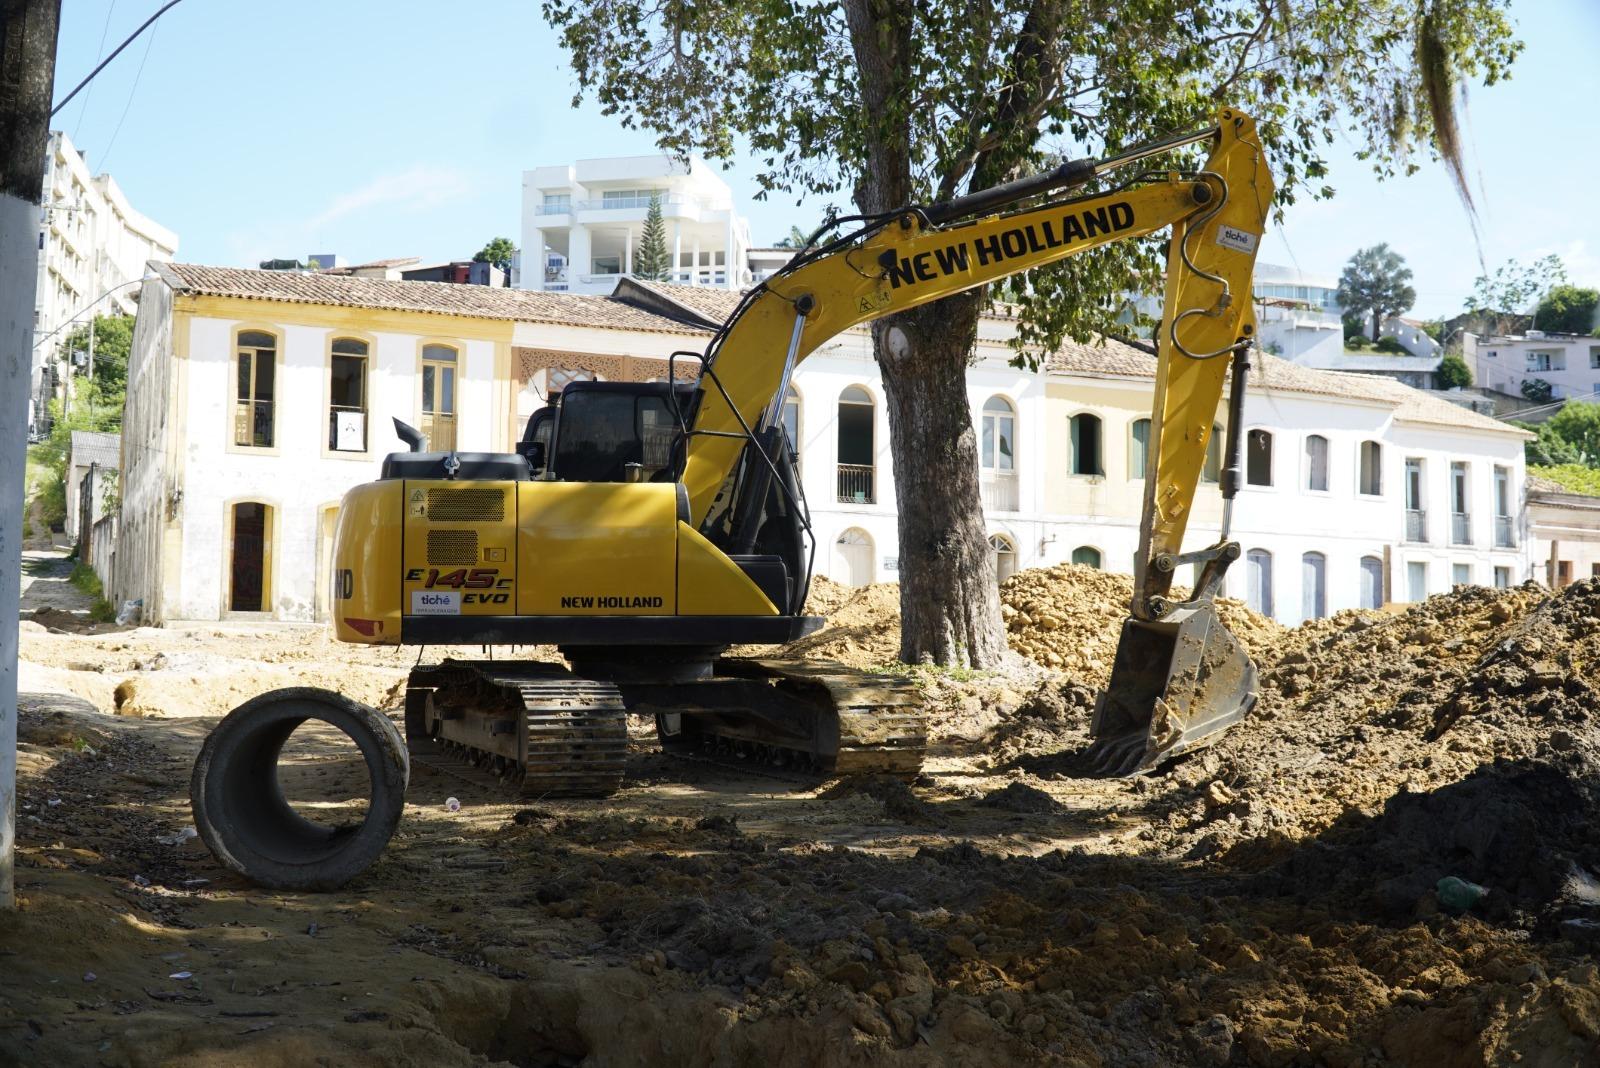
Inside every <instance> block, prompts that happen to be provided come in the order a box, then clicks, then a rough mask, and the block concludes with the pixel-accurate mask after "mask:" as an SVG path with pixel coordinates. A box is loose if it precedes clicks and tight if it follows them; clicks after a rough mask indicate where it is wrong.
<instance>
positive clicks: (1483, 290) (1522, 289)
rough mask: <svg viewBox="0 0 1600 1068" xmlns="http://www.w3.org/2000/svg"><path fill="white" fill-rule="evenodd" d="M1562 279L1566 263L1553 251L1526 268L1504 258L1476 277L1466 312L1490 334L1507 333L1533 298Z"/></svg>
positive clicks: (1547, 290) (1564, 278)
mask: <svg viewBox="0 0 1600 1068" xmlns="http://www.w3.org/2000/svg"><path fill="white" fill-rule="evenodd" d="M1566 280H1567V268H1566V265H1565V264H1563V263H1562V262H1561V257H1560V256H1557V255H1555V254H1553V253H1552V254H1551V255H1549V256H1546V257H1544V258H1543V259H1540V260H1535V261H1534V262H1533V263H1532V264H1530V265H1528V266H1526V267H1524V266H1523V265H1522V264H1520V263H1518V262H1517V261H1516V260H1507V261H1506V262H1505V263H1503V264H1501V265H1500V266H1499V267H1496V268H1495V271H1494V274H1492V275H1487V274H1480V275H1479V276H1478V277H1477V279H1476V280H1475V281H1474V282H1473V284H1472V295H1471V296H1469V297H1468V298H1467V306H1466V311H1468V312H1471V313H1474V314H1476V315H1480V316H1482V317H1483V318H1484V319H1485V320H1486V322H1487V323H1488V327H1489V329H1490V330H1492V331H1493V332H1494V333H1496V334H1505V333H1509V332H1510V330H1511V327H1512V324H1513V323H1515V322H1516V320H1518V319H1519V318H1523V317H1524V316H1526V315H1527V313H1528V312H1529V310H1531V309H1532V307H1533V305H1534V302H1535V301H1537V300H1538V299H1539V298H1540V297H1541V296H1543V295H1544V294H1545V293H1547V292H1549V291H1550V290H1551V288H1552V287H1554V286H1557V285H1560V284H1561V283H1563V282H1565V281H1566Z"/></svg>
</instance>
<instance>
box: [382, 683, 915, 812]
mask: <svg viewBox="0 0 1600 1068" xmlns="http://www.w3.org/2000/svg"><path fill="white" fill-rule="evenodd" d="M629 712H634V713H637V714H643V715H648V714H652V713H653V714H654V715H655V718H656V726H657V732H658V734H659V736H660V739H661V743H662V748H663V749H665V750H666V751H667V752H669V753H673V754H677V755H683V756H691V757H697V758H702V759H708V760H710V761H711V762H713V763H718V764H727V765H731V766H734V767H739V768H742V769H744V770H754V771H758V772H761V773H763V774H777V775H779V776H782V777H794V776H800V777H815V776H822V777H833V776H837V775H891V776H896V777H899V778H907V779H909V778H914V777H915V776H916V775H917V774H918V773H919V772H920V771H921V769H922V758H923V753H924V750H925V748H926V745H927V722H926V716H925V714H924V713H923V711H922V698H921V695H920V694H918V692H917V689H916V687H915V686H914V685H913V684H912V683H911V681H910V680H909V679H904V678H900V677H897V676H894V675H879V674H869V673H865V672H860V671H856V670H854V669H852V668H848V667H845V666H844V665H842V664H836V663H832V662H830V661H813V660H777V659H746V658H742V657H729V658H724V659H718V660H716V661H714V662H713V663H712V664H711V672H710V674H709V675H707V676H705V677H702V678H698V679H692V680H687V681H671V682H649V681H631V682H621V683H613V682H608V681H602V680H598V679H592V678H585V677H583V676H580V675H577V674H574V673H573V672H571V671H569V670H567V669H566V668H564V667H562V666H560V665H557V664H549V663H534V662H518V661H456V660H447V661H445V662H444V663H442V664H439V665H436V666H431V667H421V668H417V669H415V670H413V671H412V673H411V677H410V679H409V680H408V683H407V688H406V740H407V745H408V746H409V748H410V750H411V754H412V757H413V758H414V759H415V760H416V761H417V762H418V763H421V764H426V765H428V766H430V767H433V768H436V769H437V770H439V771H443V772H446V773H447V774H450V775H454V776H456V777H457V778H461V779H465V780H467V781H470V782H473V783H476V784H478V785H482V786H486V787H489V788H491V789H499V790H514V791H516V792H518V793H519V794H520V795H521V796H522V797H606V796H609V795H610V794H613V793H615V792H616V790H617V788H618V787H619V786H620V785H621V783H622V777H623V771H624V765H625V761H626V757H627V751H628V733H627V715H628V713H629Z"/></svg>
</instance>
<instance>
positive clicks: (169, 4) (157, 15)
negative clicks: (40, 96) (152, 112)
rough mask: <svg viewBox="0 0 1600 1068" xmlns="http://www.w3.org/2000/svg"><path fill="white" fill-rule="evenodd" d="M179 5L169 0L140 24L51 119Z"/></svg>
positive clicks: (58, 106)
mask: <svg viewBox="0 0 1600 1068" xmlns="http://www.w3.org/2000/svg"><path fill="white" fill-rule="evenodd" d="M178 3H179V0H167V2H166V3H165V4H163V5H162V6H161V9H160V10H159V11H157V12H156V13H155V14H154V15H151V16H150V17H149V18H147V19H145V20H144V21H143V22H142V23H140V24H139V28H138V29H137V30H134V31H133V32H132V33H130V34H129V35H128V37H127V39H126V40H124V41H123V42H122V43H121V44H119V45H117V47H116V50H115V51H113V52H112V53H111V54H110V55H109V56H107V57H106V58H105V59H102V60H101V61H100V62H99V64H98V65H97V66H96V67H95V68H94V70H92V71H90V72H89V73H88V74H87V75H86V76H85V77H84V79H83V81H81V82H79V83H78V84H77V85H75V86H73V87H72V92H70V93H68V94H67V95H66V96H64V97H62V98H61V102H60V103H59V104H57V105H55V106H54V107H52V108H51V109H50V118H52V119H53V118H55V117H56V112H58V111H60V110H61V109H62V108H64V107H66V106H67V105H68V104H70V103H71V102H72V98H73V97H75V96H77V95H78V93H79V92H81V91H82V90H83V87H84V86H86V85H88V84H89V83H90V82H92V81H94V78H95V75H97V74H99V73H100V72H101V71H103V70H105V69H106V66H107V65H108V64H109V63H110V62H111V61H112V60H113V59H116V58H117V57H118V56H120V55H121V54H122V50H123V49H124V48H127V47H128V46H129V45H131V44H132V43H133V42H134V41H135V40H136V39H138V36H139V35H140V34H141V33H143V32H144V31H145V30H147V29H149V28H150V25H151V23H153V22H155V20H156V19H158V18H160V17H161V16H162V15H165V14H166V13H167V12H168V11H171V10H172V9H173V8H175V7H177V6H178Z"/></svg>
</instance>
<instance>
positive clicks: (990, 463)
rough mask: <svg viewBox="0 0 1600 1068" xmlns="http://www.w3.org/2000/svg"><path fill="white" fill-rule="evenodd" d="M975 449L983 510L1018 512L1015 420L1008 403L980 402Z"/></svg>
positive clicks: (999, 400)
mask: <svg viewBox="0 0 1600 1068" xmlns="http://www.w3.org/2000/svg"><path fill="white" fill-rule="evenodd" d="M980 428H981V429H980V432H979V435H978V438H979V448H978V467H979V471H978V476H979V477H978V483H979V488H980V489H981V490H982V493H983V506H984V508H986V509H988V510H990V511H994V512H1015V511H1016V510H1017V501H1018V496H1017V448H1016V443H1017V416H1016V412H1015V410H1014V409H1013V408H1012V407H1011V402H1010V401H1009V400H1007V399H1006V398H1004V397H1001V396H994V397H990V398H989V399H988V400H986V401H984V402H983V416H982V422H981V424H980Z"/></svg>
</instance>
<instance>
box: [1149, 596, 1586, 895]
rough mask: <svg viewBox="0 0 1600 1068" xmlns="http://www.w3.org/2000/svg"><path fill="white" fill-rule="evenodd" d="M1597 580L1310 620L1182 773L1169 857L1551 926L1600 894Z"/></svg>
mask: <svg viewBox="0 0 1600 1068" xmlns="http://www.w3.org/2000/svg"><path fill="white" fill-rule="evenodd" d="M1597 639H1600V584H1596V583H1592V582H1583V583H1578V584H1575V585H1572V586H1569V587H1567V588H1565V589H1563V590H1561V591H1559V592H1557V593H1554V594H1552V593H1550V592H1549V591H1547V590H1544V589H1541V588H1539V587H1536V586H1533V585H1531V584H1530V585H1528V586H1524V587H1520V588H1517V589H1512V590H1490V589H1485V588H1483V587H1462V588H1460V589H1457V590H1456V591H1454V592H1451V593H1448V594H1442V595H1439V596H1436V597H1432V598H1430V599H1429V600H1427V601H1426V602H1424V603H1422V604H1418V605H1415V606H1412V607H1411V608H1410V609H1408V610H1407V611H1405V612H1403V613H1400V614H1395V615H1386V614H1381V613H1366V614H1354V613H1350V614H1344V615H1341V616H1339V617H1335V618H1334V619H1333V620H1329V621H1322V622H1320V623H1319V624H1318V625H1317V626H1315V627H1308V628H1302V630H1301V631H1300V632H1299V633H1297V634H1295V635H1294V636H1293V638H1292V640H1289V641H1286V642H1285V651H1284V652H1283V654H1282V655H1281V656H1280V658H1279V659H1278V660H1277V662H1276V663H1275V664H1270V665H1268V666H1267V670H1265V671H1264V673H1263V676H1262V696H1261V702H1260V704H1259V706H1258V707H1257V709H1256V711H1255V713H1254V714H1253V715H1252V716H1251V717H1250V718H1249V719H1247V720H1246V721H1245V722H1243V723H1241V724H1240V725H1238V726H1237V727H1235V728H1234V729H1233V730H1232V731H1230V732H1229V733H1228V734H1227V735H1226V736H1224V737H1223V738H1222V739H1221V740H1219V741H1218V742H1217V743H1216V745H1215V746H1214V747H1213V748H1212V750H1211V751H1210V752H1209V753H1206V754H1204V755H1203V756H1202V757H1200V758H1198V759H1196V760H1194V761H1191V762H1190V763H1189V764H1188V765H1186V766H1183V767H1180V768H1179V769H1178V771H1177V772H1176V774H1175V778H1176V779H1177V780H1179V781H1180V782H1181V783H1187V784H1188V785H1190V786H1192V787H1193V789H1194V799H1193V800H1192V801H1190V802H1188V804H1187V807H1185V808H1182V809H1180V810H1178V811H1175V812H1174V813H1173V815H1172V817H1171V818H1170V820H1169V821H1168V827H1169V829H1170V830H1172V831H1173V832H1174V837H1173V839H1172V840H1171V842H1170V843H1169V846H1170V847H1171V848H1174V849H1175V850H1180V849H1181V850H1182V851H1184V852H1186V853H1187V855H1188V856H1190V857H1194V858H1200V857H1209V856H1213V855H1217V854H1221V855H1222V857H1223V859H1224V860H1225V861H1226V862H1228V863H1229V864H1231V865H1234V866H1237V867H1241V868H1244V869H1246V870H1252V871H1261V872H1268V873H1276V874H1277V875H1278V876H1281V877H1282V878H1283V879H1284V880H1287V882H1288V883H1289V884H1299V885H1304V884H1306V883H1310V882H1315V883H1322V884H1327V885H1331V886H1341V887H1344V888H1345V889H1346V890H1348V892H1349V893H1350V894H1351V895H1352V896H1353V897H1360V898H1362V899H1363V900H1365V901H1366V902H1367V904H1368V905H1369V906H1370V908H1371V910H1372V911H1375V912H1378V913H1380V914H1382V915H1384V916H1386V917H1390V918H1393V917H1398V916H1409V915H1412V914H1413V913H1414V912H1415V911H1417V910H1421V911H1422V912H1426V911H1427V909H1428V908H1430V907H1431V902H1432V900H1433V895H1432V894H1431V893H1430V891H1431V889H1432V888H1433V887H1434V885H1435V884H1436V882H1437V880H1438V879H1440V878H1444V877H1446V876H1451V875H1454V876H1457V877H1459V878H1464V879H1467V880H1469V881H1472V882H1475V883H1481V884H1482V885H1485V886H1487V887H1488V888H1489V889H1490V891H1491V894H1490V897H1489V898H1488V899H1487V900H1486V902H1485V904H1484V909H1485V910H1488V912H1489V913H1490V914H1491V915H1496V916H1499V917H1501V918H1508V917H1513V916H1514V917H1515V918H1516V919H1517V920H1518V922H1520V923H1523V924H1524V925H1535V926H1538V925H1543V926H1546V927H1548V925H1549V924H1550V923H1552V922H1555V921H1557V920H1559V919H1561V918H1562V917H1563V916H1568V915H1571V914H1573V911H1572V910H1573V909H1578V910H1580V911H1581V910H1584V909H1591V910H1592V908H1593V906H1594V905H1595V904H1597V903H1600V888H1597V885H1596V884H1595V882H1594V880H1595V878H1596V876H1597V875H1600V831H1597V830H1596V828H1597V827H1600V795H1597V793H1596V790H1597V788H1600V736H1597V732H1596V730H1595V726H1596V716H1597V715H1600V692H1597V686H1600V647H1597V644H1596V643H1597Z"/></svg>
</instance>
